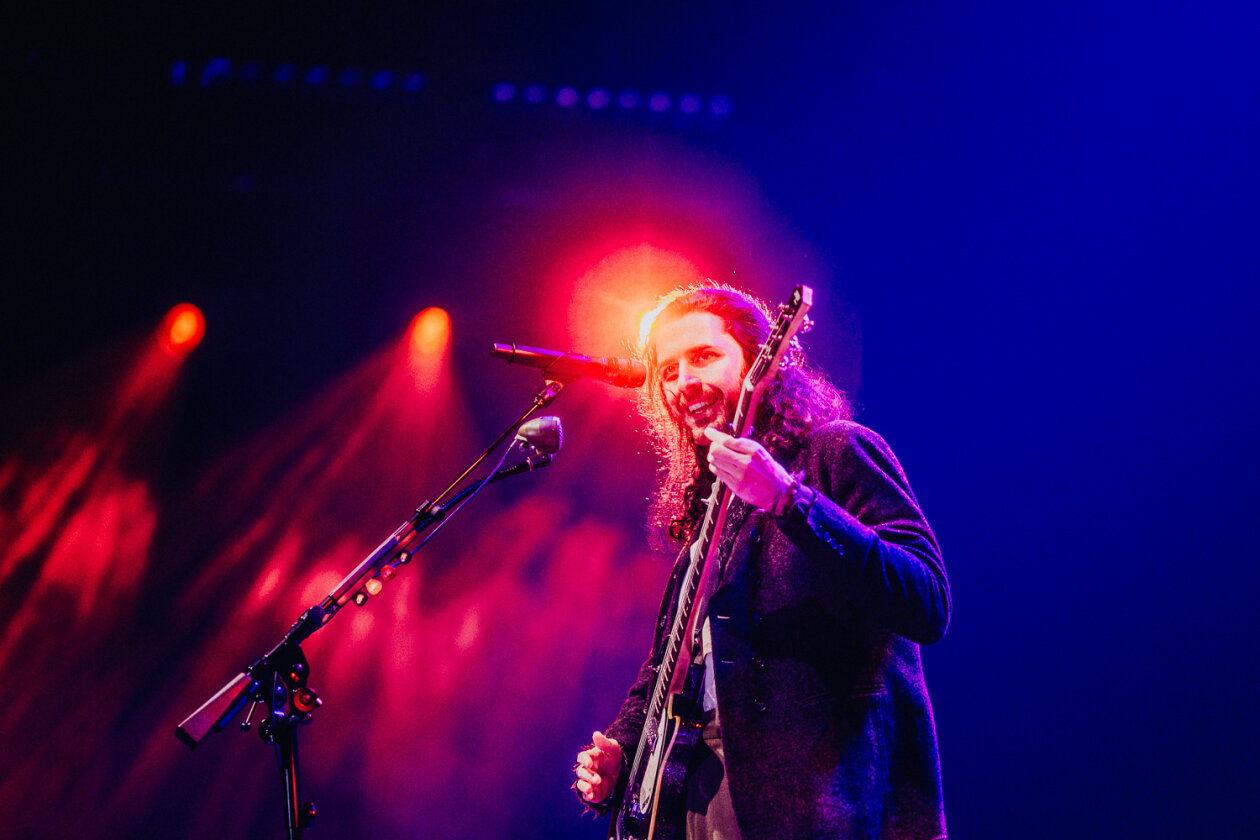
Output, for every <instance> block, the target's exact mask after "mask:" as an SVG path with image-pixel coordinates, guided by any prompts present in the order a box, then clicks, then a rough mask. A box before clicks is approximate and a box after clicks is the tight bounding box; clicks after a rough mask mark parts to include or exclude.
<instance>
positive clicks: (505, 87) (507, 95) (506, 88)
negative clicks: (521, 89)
mask: <svg viewBox="0 0 1260 840" xmlns="http://www.w3.org/2000/svg"><path fill="white" fill-rule="evenodd" d="M491 95H492V96H493V97H494V101H495V102H511V101H512V100H513V99H515V98H516V85H512V84H508V83H507V82H504V83H503V84H501V85H495V86H494V92H493V93H492V94H491Z"/></svg>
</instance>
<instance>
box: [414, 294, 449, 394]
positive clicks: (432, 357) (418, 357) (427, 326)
mask: <svg viewBox="0 0 1260 840" xmlns="http://www.w3.org/2000/svg"><path fill="white" fill-rule="evenodd" d="M450 341H451V316H450V315H448V314H447V312H446V310H445V309H441V308H439V307H437V306H431V307H429V308H428V309H426V310H424V311H423V312H421V313H420V314H419V315H417V316H416V317H414V318H412V319H411V326H410V327H409V328H408V331H407V367H408V368H410V370H411V378H412V381H413V382H415V384H416V387H417V388H419V389H420V390H421V391H427V390H428V389H429V388H431V387H432V386H433V385H434V384H435V383H436V382H437V381H438V376H439V375H440V374H441V373H442V364H443V362H444V361H445V359H446V350H447V346H448V345H449V344H450Z"/></svg>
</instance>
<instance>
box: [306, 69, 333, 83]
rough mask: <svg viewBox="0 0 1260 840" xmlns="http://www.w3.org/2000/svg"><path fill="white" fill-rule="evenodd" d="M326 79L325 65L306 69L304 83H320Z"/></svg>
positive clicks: (326, 70)
mask: <svg viewBox="0 0 1260 840" xmlns="http://www.w3.org/2000/svg"><path fill="white" fill-rule="evenodd" d="M326 81H328V68H327V67H312V68H311V69H310V70H307V71H306V83H307V84H308V85H322V84H323V83H324V82H326Z"/></svg>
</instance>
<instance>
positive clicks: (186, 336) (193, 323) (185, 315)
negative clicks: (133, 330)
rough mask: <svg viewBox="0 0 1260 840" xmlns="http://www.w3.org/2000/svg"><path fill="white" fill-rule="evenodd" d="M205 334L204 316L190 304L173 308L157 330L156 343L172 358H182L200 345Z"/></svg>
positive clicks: (182, 304)
mask: <svg viewBox="0 0 1260 840" xmlns="http://www.w3.org/2000/svg"><path fill="white" fill-rule="evenodd" d="M205 334H206V316H205V315H203V314H202V313H201V310H200V309H198V308H197V307H195V306H193V305H192V304H191V303H181V304H177V305H176V306H173V307H172V308H171V311H170V312H167V313H166V317H165V318H163V319H162V326H161V327H159V328H158V342H159V343H160V344H161V345H162V349H163V350H165V351H166V352H167V353H169V354H171V355H172V356H184V355H187V354H188V353H190V352H192V350H193V349H194V348H195V347H196V346H197V345H198V344H200V343H201V339H202V337H203V336H204V335H205Z"/></svg>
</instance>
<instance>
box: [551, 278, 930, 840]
mask: <svg viewBox="0 0 1260 840" xmlns="http://www.w3.org/2000/svg"><path fill="white" fill-rule="evenodd" d="M769 330H770V322H769V319H768V317H767V315H766V312H765V308H764V306H763V305H761V304H760V303H759V302H758V301H755V300H754V299H752V298H750V297H749V296H747V295H745V294H742V293H740V292H737V291H735V290H733V289H729V288H702V289H692V290H686V291H684V292H679V293H675V294H673V295H671V296H668V297H667V298H666V300H665V301H664V302H663V304H662V307H661V308H660V309H659V314H658V315H657V317H656V319H655V321H654V323H653V325H652V327H651V330H650V332H649V334H648V337H647V339H646V341H645V342H644V345H643V347H642V348H641V350H642V353H643V356H644V361H645V362H646V364H647V366H648V382H647V384H646V385H645V387H644V395H643V399H642V408H643V409H644V413H645V415H646V416H647V417H648V419H649V421H650V423H651V424H652V429H653V432H654V436H655V438H656V443H657V448H658V450H659V451H660V453H661V454H662V456H663V458H664V459H665V470H664V472H665V478H664V481H663V485H662V488H661V493H660V495H659V497H658V499H657V501H656V502H655V504H654V506H653V508H652V511H651V525H652V527H653V528H654V529H655V532H656V533H657V534H658V535H660V534H662V533H668V534H669V537H670V538H671V539H672V540H673V541H675V543H677V544H680V545H682V546H686V545H687V544H689V543H690V541H691V539H692V538H693V537H694V535H695V533H696V529H697V527H698V525H699V522H700V520H701V519H702V517H703V514H704V502H705V500H706V499H707V497H708V494H709V490H710V489H711V486H712V482H713V479H714V476H716V477H717V478H719V479H721V480H722V482H723V483H725V484H726V486H727V487H729V488H730V490H731V492H732V494H733V495H734V496H735V497H736V498H735V499H734V500H732V504H731V510H730V512H729V514H728V517H727V524H726V537H725V538H726V539H730V540H731V542H730V549H729V551H728V552H726V553H725V555H724V556H723V557H722V558H721V564H720V568H718V569H715V570H711V571H712V577H711V580H710V581H709V583H708V585H707V586H706V591H705V593H703V594H702V599H704V600H706V601H707V607H706V609H705V620H704V625H703V632H702V634H700V635H701V644H700V645H699V646H698V648H699V649H698V650H697V651H695V660H694V661H699V662H703V664H704V686H703V691H702V695H703V708H704V710H705V712H706V714H705V720H704V738H703V740H704V744H703V746H702V747H701V748H700V749H699V750H698V752H699V755H698V756H696V758H695V760H693V761H692V763H691V764H690V766H689V767H688V771H687V782H686V788H687V791H686V799H687V816H686V833H687V837H688V838H689V840H698V838H710V839H711V840H731V838H742V840H792V839H793V838H802V839H804V838H810V840H813V838H881V840H883V839H884V838H886V839H887V840H933V839H934V838H944V837H945V820H944V812H943V807H942V798H941V783H940V764H939V760H938V755H937V744H936V731H935V727H934V725H933V721H932V711H931V705H930V703H929V700H928V695H927V689H926V687H925V685H924V682H923V672H922V667H921V665H920V659H919V644H928V643H931V642H935V641H937V640H938V639H940V638H941V637H942V636H943V635H944V633H945V629H946V626H947V625H948V623H949V614H950V609H951V602H950V595H949V584H948V582H947V580H946V577H945V568H944V565H943V564H942V562H941V556H940V549H939V547H938V546H937V543H936V539H935V537H934V536H933V534H932V531H931V529H930V528H929V527H928V524H927V521H926V520H925V519H924V517H923V514H922V512H921V511H920V510H919V507H918V503H917V502H916V500H915V498H914V495H913V493H912V492H911V490H910V486H909V484H908V482H907V481H906V478H905V475H904V473H903V472H902V470H901V467H900V465H899V464H898V463H897V460H896V458H895V457H894V456H893V454H892V451H891V450H890V449H889V448H888V446H887V444H885V443H884V441H883V440H882V439H881V438H880V437H879V436H878V435H876V434H875V433H874V432H872V431H870V430H869V429H866V428H864V427H863V426H860V425H858V424H856V423H853V422H852V421H851V420H850V419H849V410H848V407H847V403H846V401H845V400H844V398H843V396H842V395H841V394H840V393H839V392H838V391H837V390H836V389H835V388H834V387H832V386H831V385H830V384H829V383H827V381H826V380H825V379H824V378H823V377H822V376H821V375H818V374H816V373H814V372H812V371H811V370H810V369H809V368H807V367H806V366H805V365H804V364H803V362H802V360H801V359H800V358H799V352H798V351H795V350H794V351H792V353H791V354H790V355H789V357H787V358H785V360H784V364H783V365H782V366H781V369H780V372H779V375H778V376H777V377H776V378H775V380H774V381H773V382H772V383H771V384H770V385H769V387H768V388H767V389H766V393H765V395H764V396H763V399H762V401H761V405H760V407H759V409H758V411H757V415H756V418H755V422H754V424H753V430H752V433H751V434H750V435H749V436H748V437H746V438H734V437H731V436H730V435H729V434H727V432H726V431H725V430H726V429H728V428H729V425H728V424H729V423H730V422H731V421H732V419H733V417H734V412H735V408H736V405H737V402H738V399H739V390H740V386H741V383H742V380H743V377H744V374H745V373H746V372H747V370H748V368H749V366H750V364H751V362H752V360H753V358H754V354H755V353H756V350H757V348H758V347H759V346H760V345H761V343H762V342H763V341H764V340H765V338H766V336H767V335H768V334H769ZM732 537H733V539H732ZM686 562H687V558H686V551H685V549H684V551H682V552H681V553H680V554H679V558H678V560H677V561H676V563H675V570H674V575H673V577H672V578H671V581H670V584H669V586H668V587H667V590H666V593H665V600H664V603H663V604H662V611H661V616H662V620H661V621H660V622H658V625H657V632H656V636H657V637H656V641H655V643H654V645H653V647H652V652H651V654H650V656H649V658H648V661H647V662H646V663H645V664H644V666H643V668H642V669H641V670H640V672H639V677H638V679H637V681H636V682H635V684H634V686H633V687H632V688H631V689H630V693H629V695H628V696H627V698H626V701H625V703H624V704H623V705H622V707H621V711H620V713H619V714H618V715H617V718H616V720H615V721H614V722H613V723H612V724H611V725H610V726H608V727H607V729H606V730H605V731H604V732H596V733H595V735H594V738H593V743H592V744H591V745H590V746H589V747H587V748H586V749H584V750H583V751H582V752H581V753H579V754H578V762H577V766H576V767H575V771H576V774H577V781H576V782H575V784H574V787H575V789H576V790H577V792H578V795H579V796H580V797H581V798H582V799H583V801H585V802H586V803H588V804H589V805H590V806H591V807H593V808H595V809H596V810H597V811H601V812H604V811H607V810H610V809H611V808H612V807H613V806H615V805H616V804H617V802H618V801H619V798H620V796H621V787H624V779H622V778H621V777H622V776H625V775H628V771H627V767H628V766H629V763H630V761H631V760H632V759H633V756H632V755H631V754H630V753H632V751H633V750H634V749H635V748H636V746H637V744H638V739H639V733H640V729H641V727H642V724H643V719H644V716H645V705H646V700H645V698H646V697H647V695H648V693H649V692H650V691H651V685H652V681H653V679H654V673H653V671H652V670H651V666H652V665H653V664H654V663H655V662H657V661H659V658H660V656H661V651H662V650H663V648H664V637H665V636H666V635H667V632H668V627H669V620H670V616H671V615H672V612H673V609H674V599H675V598H676V592H675V590H676V588H677V586H678V580H679V577H680V575H681V570H682V568H683V567H685V564H686ZM619 781H621V782H623V785H622V786H621V787H619V786H618V782H619Z"/></svg>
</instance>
